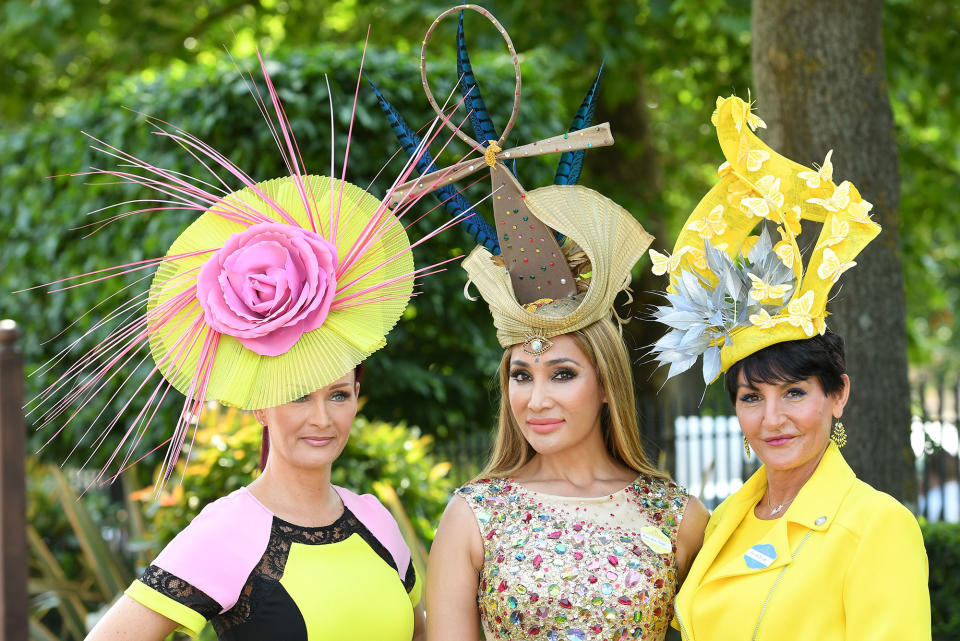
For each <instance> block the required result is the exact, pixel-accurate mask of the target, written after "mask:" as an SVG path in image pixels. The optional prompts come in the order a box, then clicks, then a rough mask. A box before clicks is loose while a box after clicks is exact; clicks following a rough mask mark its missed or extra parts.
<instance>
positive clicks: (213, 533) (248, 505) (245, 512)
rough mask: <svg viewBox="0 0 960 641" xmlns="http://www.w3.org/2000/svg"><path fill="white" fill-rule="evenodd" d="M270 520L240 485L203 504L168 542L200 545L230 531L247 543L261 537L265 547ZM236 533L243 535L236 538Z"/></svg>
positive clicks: (262, 506) (247, 491) (261, 507)
mask: <svg viewBox="0 0 960 641" xmlns="http://www.w3.org/2000/svg"><path fill="white" fill-rule="evenodd" d="M272 522H273V513H272V512H270V510H268V509H267V508H266V507H265V506H264V505H263V504H262V503H260V501H258V500H257V499H256V498H255V497H254V496H253V494H251V493H250V491H249V490H248V489H247V488H245V487H242V488H240V489H238V490H235V491H233V492H231V493H230V494H228V495H227V496H224V497H222V498H219V499H217V500H216V501H213V502H211V503H208V504H207V505H206V506H204V508H203V509H202V510H201V511H200V513H199V514H197V516H195V517H194V518H193V520H192V521H190V523H189V524H188V525H187V526H186V527H185V528H184V529H183V530H181V531H180V533H179V534H178V535H177V537H176V538H174V540H173V541H172V542H171V544H170V545H173V543H174V542H180V540H181V539H186V540H189V541H190V542H192V543H200V544H202V543H205V542H210V543H214V542H216V541H217V540H218V539H219V537H223V536H225V535H227V534H229V535H230V538H231V539H234V540H237V539H238V538H239V539H240V540H243V541H245V542H247V543H249V542H250V541H251V540H252V539H255V540H257V541H259V540H260V539H262V543H263V546H266V543H267V538H269V534H270V526H271V524H272ZM238 533H242V534H243V536H239V537H238V536H237V535H238ZM168 547H170V546H168ZM258 547H259V545H258ZM165 551H166V550H165Z"/></svg>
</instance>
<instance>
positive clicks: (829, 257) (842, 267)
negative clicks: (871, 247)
mask: <svg viewBox="0 0 960 641" xmlns="http://www.w3.org/2000/svg"><path fill="white" fill-rule="evenodd" d="M856 264H857V263H856V262H855V261H852V260H851V261H849V262H846V263H843V262H840V259H839V258H838V257H837V254H836V252H834V251H833V250H832V249H830V248H829V247H825V248H824V250H823V261H822V262H821V263H820V266H819V267H817V276H819V277H820V278H822V279H823V280H829V281H830V282H831V283H835V282H837V280H838V279H839V278H840V274H842V273H843V272H845V271H847V270H848V269H850V268H851V267H853V266H855V265H856ZM808 293H809V292H808Z"/></svg>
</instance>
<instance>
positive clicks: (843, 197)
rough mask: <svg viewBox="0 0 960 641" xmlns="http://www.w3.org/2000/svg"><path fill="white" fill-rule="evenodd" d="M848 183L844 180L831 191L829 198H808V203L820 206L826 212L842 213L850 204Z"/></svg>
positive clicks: (849, 185)
mask: <svg viewBox="0 0 960 641" xmlns="http://www.w3.org/2000/svg"><path fill="white" fill-rule="evenodd" d="M850 187H851V184H850V181H849V180H844V181H843V182H842V183H840V184H839V185H837V187H836V188H835V189H834V190H833V194H832V195H831V196H830V197H829V198H826V199H824V198H808V199H807V202H808V203H813V204H814V205H820V206H821V207H823V208H824V209H826V210H827V211H843V210H844V209H846V208H847V205H849V204H850Z"/></svg>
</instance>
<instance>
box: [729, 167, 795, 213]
mask: <svg viewBox="0 0 960 641" xmlns="http://www.w3.org/2000/svg"><path fill="white" fill-rule="evenodd" d="M756 188H757V192H759V194H760V197H759V198H758V197H756V196H747V197H746V198H743V199H742V200H741V201H740V208H741V209H743V210H744V213H746V214H747V215H748V216H757V217H759V218H766V217H767V216H769V215H770V212H771V211H779V210H780V208H781V207H783V201H784V198H783V194H782V193H781V192H780V179H779V178H777V177H775V176H772V175H770V174H767V175H766V176H764V177H763V178H761V179H760V180H758V181H757V184H756Z"/></svg>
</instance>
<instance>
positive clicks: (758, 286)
mask: <svg viewBox="0 0 960 641" xmlns="http://www.w3.org/2000/svg"><path fill="white" fill-rule="evenodd" d="M747 276H749V277H750V280H751V281H753V287H751V288H750V296H751V297H752V298H753V299H754V300H755V301H757V302H760V301H764V300H779V301H782V300H783V297H784V296H786V295H787V292H788V291H790V287H791V286H790V285H770V284H769V283H766V282H764V281H763V279H762V278H760V277H759V276H756V275H754V274H747Z"/></svg>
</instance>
